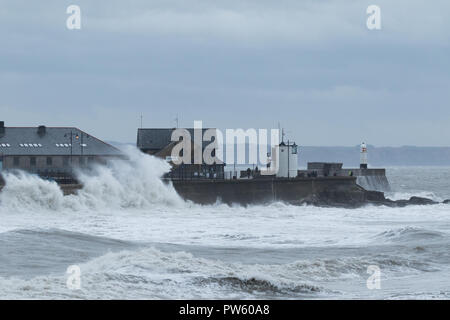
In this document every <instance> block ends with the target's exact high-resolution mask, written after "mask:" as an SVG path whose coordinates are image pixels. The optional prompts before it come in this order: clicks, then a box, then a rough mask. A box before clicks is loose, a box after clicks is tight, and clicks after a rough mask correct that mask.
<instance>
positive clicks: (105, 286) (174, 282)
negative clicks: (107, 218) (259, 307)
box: [0, 247, 432, 299]
mask: <svg viewBox="0 0 450 320" xmlns="http://www.w3.org/2000/svg"><path fill="white" fill-rule="evenodd" d="M369 265H377V266H379V267H380V269H381V270H382V271H383V274H387V273H391V274H395V273H400V274H404V272H415V271H432V270H431V268H430V265H429V264H427V262H422V261H419V260H415V259H413V258H401V257H398V256H394V255H373V256H370V255H366V256H356V257H355V256H353V257H343V258H330V259H323V258H320V259H311V260H302V261H295V262H292V263H286V264H244V263H240V262H225V261H221V260H216V259H210V258H201V257H197V256H194V255H193V254H191V253H189V252H185V251H178V252H166V251H161V250H158V249H155V248H153V247H151V248H143V249H138V250H122V251H119V252H108V253H106V254H104V255H102V256H99V257H96V258H93V259H91V260H90V261H88V262H85V263H81V264H79V266H80V269H81V281H82V285H81V289H80V290H77V291H71V290H69V289H67V288H66V286H65V279H66V277H65V275H64V274H61V273H59V274H50V275H45V276H43V275H42V276H38V277H34V278H33V279H30V280H28V281H24V280H22V279H18V278H1V277H0V286H1V287H2V288H3V291H4V296H5V297H15V296H20V297H22V298H37V297H38V298H61V299H64V298H71V299H78V298H79V299H98V298H101V299H116V298H124V299H136V298H139V299H140V298H150V299H168V298H171V299H196V298H197V299H203V298H208V299H214V298H229V299H234V298H238V299H251V298H276V297H291V298H305V297H308V298H320V297H322V298H323V297H328V296H330V295H333V296H339V295H340V293H339V292H337V291H334V290H332V289H330V288H327V286H326V283H328V282H330V281H347V280H351V281H353V282H361V283H365V280H366V279H367V277H368V275H367V267H368V266H369ZM38 292H39V293H38Z"/></svg>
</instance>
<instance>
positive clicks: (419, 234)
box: [375, 226, 445, 243]
mask: <svg viewBox="0 0 450 320" xmlns="http://www.w3.org/2000/svg"><path fill="white" fill-rule="evenodd" d="M444 237H445V234H444V233H442V232H438V231H432V230H427V229H424V228H418V227H411V226H407V227H402V228H397V229H390V230H387V231H384V232H381V233H379V234H377V235H376V236H375V239H377V240H386V241H389V242H405V243H408V242H411V241H422V242H423V241H430V240H441V239H442V238H444Z"/></svg>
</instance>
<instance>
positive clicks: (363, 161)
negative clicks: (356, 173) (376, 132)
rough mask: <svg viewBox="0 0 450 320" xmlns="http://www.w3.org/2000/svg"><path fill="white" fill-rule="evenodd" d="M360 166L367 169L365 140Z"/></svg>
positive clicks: (362, 144) (362, 146)
mask: <svg viewBox="0 0 450 320" xmlns="http://www.w3.org/2000/svg"><path fill="white" fill-rule="evenodd" d="M359 167H360V168H361V169H367V145H366V144H365V143H364V142H363V143H361V155H360V165H359Z"/></svg>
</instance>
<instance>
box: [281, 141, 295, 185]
mask: <svg viewBox="0 0 450 320" xmlns="http://www.w3.org/2000/svg"><path fill="white" fill-rule="evenodd" d="M276 152H277V153H278V172H277V174H276V176H277V178H296V177H297V175H298V150H297V145H296V144H295V142H294V143H292V144H291V143H289V142H288V143H287V144H286V143H284V142H281V143H280V145H279V146H278V150H276Z"/></svg>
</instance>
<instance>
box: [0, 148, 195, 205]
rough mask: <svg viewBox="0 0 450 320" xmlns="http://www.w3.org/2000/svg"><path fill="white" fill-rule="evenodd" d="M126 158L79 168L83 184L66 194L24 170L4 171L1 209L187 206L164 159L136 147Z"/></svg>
mask: <svg viewBox="0 0 450 320" xmlns="http://www.w3.org/2000/svg"><path fill="white" fill-rule="evenodd" d="M124 152H125V154H126V156H127V159H126V160H124V159H117V160H111V161H109V162H108V164H107V165H95V166H93V167H91V168H89V169H88V170H77V171H76V172H75V173H76V177H77V179H78V180H79V181H80V183H81V184H82V185H83V187H82V189H80V190H79V191H78V192H77V193H76V194H75V195H69V196H64V195H63V192H62V191H61V189H60V188H59V186H58V184H57V183H56V182H54V181H47V180H43V179H41V178H40V177H38V176H37V175H33V174H29V173H26V172H23V171H14V172H8V173H5V174H4V179H5V182H6V184H5V187H4V188H3V190H2V192H0V211H5V210H8V211H12V212H15V211H48V210H51V211H64V210H71V211H86V210H104V209H127V208H137V209H149V208H152V207H154V206H157V205H160V206H184V205H186V203H185V202H184V201H183V200H182V199H181V198H180V197H179V196H178V194H177V193H176V191H175V189H174V188H173V187H172V185H171V184H170V183H164V182H163V181H162V180H161V177H162V176H163V174H164V173H165V172H168V171H169V169H170V166H169V164H167V163H166V162H164V161H163V160H160V159H157V158H155V157H152V156H149V155H146V154H143V153H141V152H140V151H139V150H137V149H136V148H133V147H128V148H126V149H125V150H124Z"/></svg>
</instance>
